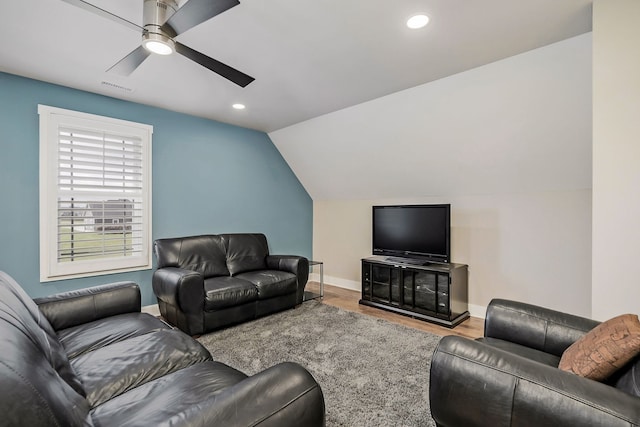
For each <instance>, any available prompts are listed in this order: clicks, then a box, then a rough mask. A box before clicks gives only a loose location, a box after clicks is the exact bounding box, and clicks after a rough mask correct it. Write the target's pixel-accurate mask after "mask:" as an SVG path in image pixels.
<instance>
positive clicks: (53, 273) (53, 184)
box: [38, 104, 153, 282]
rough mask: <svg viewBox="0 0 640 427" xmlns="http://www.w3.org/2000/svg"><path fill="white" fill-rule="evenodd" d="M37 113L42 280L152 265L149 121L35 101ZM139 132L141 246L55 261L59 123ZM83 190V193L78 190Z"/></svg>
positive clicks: (119, 132) (122, 132) (131, 134)
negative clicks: (131, 252) (132, 252)
mask: <svg viewBox="0 0 640 427" xmlns="http://www.w3.org/2000/svg"><path fill="white" fill-rule="evenodd" d="M38 114H39V116H40V119H39V121H40V165H39V171H40V177H39V178H40V209H39V215H40V281H41V282H49V281H55V280H63V279H71V278H79V277H91V276H99V275H105V274H113V273H122V272H129V271H140V270H149V269H151V268H152V254H151V239H152V237H151V236H152V220H151V207H152V200H151V195H152V188H151V184H152V179H151V173H152V164H151V159H152V156H151V147H152V134H153V126H151V125H147V124H142V123H136V122H131V121H126V120H121V119H114V118H111V117H104V116H99V115H94V114H89V113H83V112H79V111H72V110H66V109H62V108H57V107H51V106H47V105H41V104H40V105H38ZM60 127H72V128H76V129H85V130H89V131H98V132H105V133H109V134H116V135H123V136H124V135H126V136H128V137H137V138H140V140H141V146H142V188H143V189H142V194H141V199H142V213H141V219H142V221H141V222H142V230H141V231H140V233H141V236H142V237H141V251H140V254H139V255H136V256H122V257H117V256H114V257H105V258H103V259H88V260H73V261H71V262H58V198H59V195H60V194H62V193H61V190H59V188H58V187H59V183H58V165H59V160H58V144H59V128H60ZM79 194H81V193H79Z"/></svg>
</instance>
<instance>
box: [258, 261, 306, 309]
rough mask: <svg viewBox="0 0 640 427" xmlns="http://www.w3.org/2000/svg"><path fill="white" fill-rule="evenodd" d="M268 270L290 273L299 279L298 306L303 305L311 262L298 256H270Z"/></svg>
mask: <svg viewBox="0 0 640 427" xmlns="http://www.w3.org/2000/svg"><path fill="white" fill-rule="evenodd" d="M267 268H268V269H270V270H281V271H288V272H290V273H293V274H295V275H296V277H297V278H298V292H297V293H296V304H302V300H303V298H304V287H305V286H306V285H307V281H308V280H309V260H308V259H307V258H305V257H303V256H297V255H268V256H267Z"/></svg>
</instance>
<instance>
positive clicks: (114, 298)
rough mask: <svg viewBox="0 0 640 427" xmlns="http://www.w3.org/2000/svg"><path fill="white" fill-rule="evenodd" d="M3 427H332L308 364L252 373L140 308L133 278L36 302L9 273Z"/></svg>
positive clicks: (1, 282)
mask: <svg viewBox="0 0 640 427" xmlns="http://www.w3.org/2000/svg"><path fill="white" fill-rule="evenodd" d="M0 345H1V351H0V425H2V426H29V427H39V426H47V427H49V426H65V427H68V426H117V427H123V426H153V427H158V426H203V427H204V426H225V427H233V426H258V425H260V426H274V427H275V426H302V425H304V426H323V425H324V400H323V396H322V391H321V390H320V387H319V386H318V384H317V383H316V382H315V380H314V379H313V378H312V377H311V375H310V374H309V373H308V372H307V371H306V370H305V369H304V368H302V367H301V366H300V365H297V364H293V363H282V364H279V365H276V366H273V367H271V368H269V369H266V370H264V371H262V372H260V373H258V374H256V375H254V376H251V377H247V376H246V375H245V374H243V373H242V372H239V371H237V370H235V369H233V368H231V367H229V366H227V365H224V364H222V363H219V362H215V361H213V360H212V358H211V355H210V354H209V352H208V351H207V350H206V349H205V348H204V347H202V346H201V345H200V344H199V343H198V342H197V341H195V340H194V339H193V338H191V337H189V336H188V335H186V334H184V333H183V332H181V331H179V330H176V329H173V328H171V327H169V326H168V325H166V324H165V323H164V322H162V321H160V320H158V319H157V318H155V317H153V316H150V315H148V314H143V313H140V291H139V289H138V286H137V285H136V284H134V283H131V282H121V283H115V284H110V285H103V286H99V287H94V288H89V289H84V290H80V291H74V292H68V293H64V294H58V295H54V296H52V297H48V298H41V299H38V300H36V301H35V302H34V301H33V300H31V299H30V298H29V297H28V296H27V295H26V294H25V293H24V291H23V290H22V289H21V288H20V286H18V284H17V283H15V281H13V280H12V279H11V278H10V277H9V276H7V275H6V274H5V273H2V272H0Z"/></svg>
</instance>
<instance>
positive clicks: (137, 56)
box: [107, 46, 151, 76]
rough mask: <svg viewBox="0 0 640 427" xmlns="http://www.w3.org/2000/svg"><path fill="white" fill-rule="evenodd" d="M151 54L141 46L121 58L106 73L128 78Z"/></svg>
mask: <svg viewBox="0 0 640 427" xmlns="http://www.w3.org/2000/svg"><path fill="white" fill-rule="evenodd" d="M149 55H151V53H150V52H149V51H148V50H147V49H145V48H144V47H142V46H138V47H137V48H135V49H134V50H133V51H132V52H131V53H130V54H128V55H127V56H125V57H124V58H122V59H121V60H120V61H118V63H116V64H115V65H114V66H112V67H111V68H109V69H108V70H107V73H116V74H120V75H122V76H128V75H129V74H131V73H133V71H134V70H135V69H136V68H138V66H139V65H140V64H142V62H143V61H144V60H145V59H147V57H148V56H149Z"/></svg>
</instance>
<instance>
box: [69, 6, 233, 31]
mask: <svg viewBox="0 0 640 427" xmlns="http://www.w3.org/2000/svg"><path fill="white" fill-rule="evenodd" d="M65 1H66V0H65ZM239 4H240V2H239V1H238V0H189V1H188V2H186V3H185V4H184V6H182V7H181V8H180V9H178V10H177V11H176V13H174V14H173V15H172V16H171V18H169V19H168V20H167V22H165V23H164V25H163V26H162V30H163V31H166V32H167V33H169V34H170V33H171V31H174V32H175V33H176V34H182V33H184V32H185V31H187V30H188V29H189V28H193V27H195V26H196V25H198V24H202V23H203V22H204V21H207V20H209V19H211V18H213V17H214V16H216V15H218V14H220V13H222V12H224V11H225V10H228V9H231V8H232V7H234V6H237V5H239ZM167 27H169V28H167Z"/></svg>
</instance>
